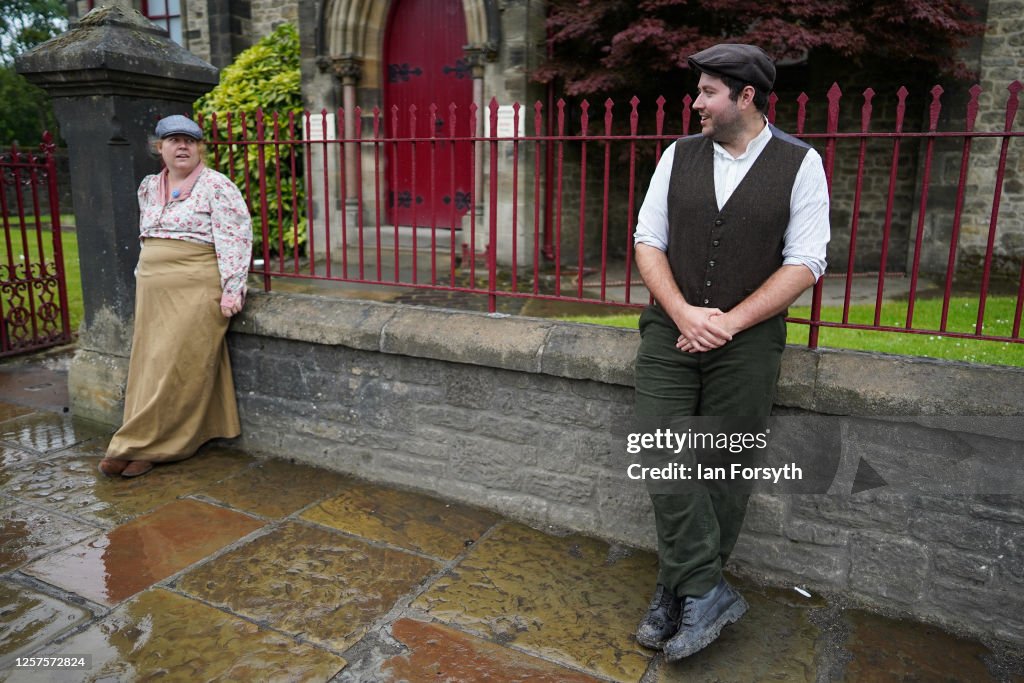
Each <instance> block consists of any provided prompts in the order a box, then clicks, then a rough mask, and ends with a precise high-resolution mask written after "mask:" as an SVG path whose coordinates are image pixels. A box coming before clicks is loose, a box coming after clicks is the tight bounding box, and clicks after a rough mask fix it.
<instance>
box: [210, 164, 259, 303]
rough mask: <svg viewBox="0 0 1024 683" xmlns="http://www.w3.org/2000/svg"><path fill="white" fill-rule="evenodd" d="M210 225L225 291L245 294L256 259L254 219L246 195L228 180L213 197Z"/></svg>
mask: <svg viewBox="0 0 1024 683" xmlns="http://www.w3.org/2000/svg"><path fill="white" fill-rule="evenodd" d="M218 180H221V179H218ZM210 223H211V228H212V229H213V243H214V247H215V249H216V251H217V267H218V268H219V269H220V283H221V289H223V291H224V293H225V294H238V295H241V294H243V293H244V292H245V280H246V278H247V277H248V275H249V260H250V259H251V258H252V219H251V218H250V216H249V209H248V208H247V207H246V205H245V200H244V199H243V198H242V193H241V192H239V191H238V188H237V187H235V185H234V184H233V183H232V182H230V181H229V180H227V179H226V178H225V179H223V180H221V182H217V183H216V187H215V189H214V192H213V196H212V197H211V201H210Z"/></svg>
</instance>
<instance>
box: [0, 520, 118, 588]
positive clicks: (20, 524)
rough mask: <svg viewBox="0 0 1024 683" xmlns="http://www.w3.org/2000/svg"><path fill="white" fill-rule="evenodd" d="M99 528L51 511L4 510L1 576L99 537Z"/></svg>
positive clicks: (0, 523) (0, 527)
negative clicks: (50, 554)
mask: <svg viewBox="0 0 1024 683" xmlns="http://www.w3.org/2000/svg"><path fill="white" fill-rule="evenodd" d="M97 531H98V528H97V527H95V526H93V525H90V524H85V523H83V522H79V521H76V520H74V519H69V518H68V517H66V516H64V515H60V514H57V513H54V512H50V511H48V510H41V509H38V508H30V507H27V506H24V505H10V506H8V507H0V572H6V571H10V570H12V569H17V568H18V567H20V566H22V565H23V564H25V563H27V562H30V561H31V560H34V559H36V558H37V557H39V556H40V555H44V554H46V553H51V552H53V551H54V550H56V549H60V548H66V547H67V546H69V545H73V544H75V543H78V542H79V541H81V540H83V539H85V538H87V537H89V536H92V535H94V534H96V532H97Z"/></svg>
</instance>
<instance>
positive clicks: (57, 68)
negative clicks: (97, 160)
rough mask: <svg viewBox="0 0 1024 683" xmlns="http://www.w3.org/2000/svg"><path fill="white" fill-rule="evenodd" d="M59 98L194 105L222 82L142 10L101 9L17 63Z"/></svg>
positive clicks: (26, 73)
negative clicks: (123, 97) (109, 98)
mask: <svg viewBox="0 0 1024 683" xmlns="http://www.w3.org/2000/svg"><path fill="white" fill-rule="evenodd" d="M15 67H16V68H17V70H18V72H19V73H22V74H24V75H25V77H26V78H28V80H29V81H31V82H33V83H35V84H36V85H39V86H40V87H42V88H44V89H46V90H48V91H49V92H50V95H51V96H54V97H74V96H95V95H128V96H148V97H159V98H161V99H169V100H182V101H187V102H192V101H193V100H195V99H196V97H198V96H199V95H201V94H203V93H205V92H207V91H209V90H210V89H211V88H212V87H213V86H214V85H216V84H217V82H218V80H219V77H218V71H217V69H216V67H214V66H213V65H211V64H208V63H207V62H204V61H203V60H201V59H199V58H198V57H196V56H195V55H193V54H192V53H191V52H189V51H188V50H186V49H185V48H183V47H182V46H181V45H178V44H177V43H175V42H174V41H173V40H171V39H170V37H169V36H168V34H167V31H165V30H163V29H162V28H160V27H159V26H157V25H156V24H154V23H152V22H151V21H149V20H148V19H146V17H144V16H143V15H142V14H140V13H139V12H138V11H137V10H134V9H133V10H125V9H122V8H120V7H105V6H100V7H97V8H96V9H94V10H92V11H91V12H89V13H88V14H86V15H85V16H84V17H82V20H81V21H80V22H79V23H78V24H77V25H75V26H74V27H73V28H72V29H71V30H69V31H68V32H67V33H64V34H62V35H59V36H57V37H56V38H52V39H50V40H48V41H46V42H45V43H42V44H41V45H37V46H36V47H34V48H32V49H31V50H29V51H27V52H25V53H24V54H22V55H20V56H18V57H17V59H15Z"/></svg>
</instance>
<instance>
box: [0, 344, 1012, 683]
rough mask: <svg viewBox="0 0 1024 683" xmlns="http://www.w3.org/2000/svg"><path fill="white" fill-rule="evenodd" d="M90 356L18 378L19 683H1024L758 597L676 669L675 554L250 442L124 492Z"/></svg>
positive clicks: (987, 652)
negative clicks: (655, 644)
mask: <svg viewBox="0 0 1024 683" xmlns="http://www.w3.org/2000/svg"><path fill="white" fill-rule="evenodd" d="M67 358H68V356H67V353H50V354H38V355H36V356H33V357H31V358H28V359H20V360H7V361H2V362H0V680H6V681H99V680H103V681H136V680H156V679H160V680H170V681H208V680H224V681H552V682H562V681H567V682H568V681H643V682H644V683H650V682H654V681H664V682H675V681H739V682H746V681H851V682H852V681H857V682H859V681H972V682H974V681H1021V682H1024V668H1022V664H1021V659H1020V658H1019V653H1017V656H1015V653H1012V652H1011V653H1006V652H996V651H993V650H992V649H990V648H989V647H986V646H985V645H984V644H982V643H979V642H976V641H973V640H970V639H966V638H960V637H957V636H955V635H952V634H948V633H945V632H943V631H940V630H938V629H936V628H934V627H931V626H926V625H921V624H916V623H911V622H906V621H898V620H892V619H888V618H885V617H882V616H878V615H875V614H871V613H868V612H864V611H860V610H857V609H853V608H848V607H846V606H844V605H843V604H842V603H841V602H840V601H836V600H827V599H825V598H823V597H821V596H814V597H812V598H804V597H803V596H801V595H800V594H798V593H797V592H795V591H793V590H792V589H782V588H771V587H764V586H759V585H756V584H754V583H753V582H751V581H750V580H744V579H741V578H735V577H734V580H735V582H736V583H737V585H738V586H739V588H740V589H741V590H742V591H743V593H744V595H745V596H746V597H747V600H748V601H749V603H750V607H751V609H750V611H749V612H748V614H747V615H746V616H745V617H744V618H743V619H742V620H741V621H740V622H739V623H737V624H736V625H734V626H732V627H729V628H728V629H726V630H725V631H724V632H723V634H722V636H721V638H720V639H719V640H718V642H716V643H715V644H714V645H712V646H711V647H709V648H708V649H707V650H705V651H703V652H701V653H698V654H697V655H694V656H693V657H691V658H689V659H687V660H685V661H684V662H682V663H679V664H671V665H670V664H666V663H665V662H664V661H662V659H661V657H660V656H657V655H656V653H654V652H651V651H649V650H645V649H644V648H642V647H640V646H639V645H637V644H636V642H635V641H634V640H633V638H632V633H633V629H634V628H635V625H636V622H637V621H638V620H639V619H640V617H641V615H642V614H643V613H644V610H645V608H646V602H647V598H648V594H649V592H650V591H651V589H652V588H653V582H654V578H655V573H656V559H655V557H654V556H653V555H652V554H651V553H648V552H643V551H637V550H633V549H630V548H626V547H623V546H619V545H610V544H608V543H606V542H604V541H600V540H596V539H592V538H586V537H583V536H579V535H575V534H568V533H560V532H558V531H557V530H554V529H534V528H531V527H529V526H526V525H523V524H519V523H516V522H514V521H510V520H508V519H503V518H501V517H499V516H498V515H495V514H493V513H491V512H487V511H485V510H480V509H475V508H471V507H466V506H462V505H457V504H454V503H448V502H445V501H442V500H437V499H434V498H429V497H426V496H423V495H420V494H416V493H411V492H407V491H400V490H395V489H389V488H383V487H380V486H375V485H371V484H368V483H365V482H361V481H358V480H355V479H352V478H349V477H345V476H342V475H339V474H336V473H333V472H329V471H325V470H320V469H316V468H312V467H308V466H305V465H300V464H295V463H290V462H286V461H281V460H262V459H257V458H255V457H253V456H251V455H248V454H246V453H243V452H240V451H238V450H235V449H233V448H231V447H230V445H229V444H214V445H208V446H207V447H205V448H204V449H203V450H202V451H201V452H200V453H199V454H198V455H197V456H196V457H195V458H193V459H191V460H188V461H185V462H182V463H176V464H173V465H166V466H158V467H157V468H156V469H155V470H154V471H153V472H152V473H151V474H149V475H146V476H144V477H141V478H139V479H134V480H125V479H120V478H118V479H107V478H105V477H104V476H103V475H101V474H100V473H99V472H98V471H97V469H96V465H97V463H98V462H99V460H100V458H101V457H102V454H103V450H104V447H105V445H106V442H107V440H108V439H109V432H108V431H107V430H105V429H103V428H100V427H97V426H96V425H92V424H89V423H86V422H83V421H79V420H76V419H74V418H72V417H71V416H70V415H68V414H67V412H66V411H65V406H66V403H67V393H66V362H67ZM62 657H63V658H67V659H68V660H74V659H75V658H76V657H85V658H86V659H87V662H86V665H87V666H86V667H85V668H78V669H58V668H53V667H49V666H41V665H40V664H38V662H40V661H45V660H44V659H43V658H55V659H57V660H58V661H59V658H62ZM32 658H35V661H36V662H37V664H36V665H35V666H18V664H19V663H21V664H26V663H32V661H33V660H32Z"/></svg>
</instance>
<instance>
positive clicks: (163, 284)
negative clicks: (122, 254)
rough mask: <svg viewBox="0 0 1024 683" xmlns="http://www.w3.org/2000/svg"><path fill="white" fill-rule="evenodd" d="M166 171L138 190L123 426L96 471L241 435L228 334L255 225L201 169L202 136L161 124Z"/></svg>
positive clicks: (131, 470) (185, 124) (124, 471)
mask: <svg viewBox="0 0 1024 683" xmlns="http://www.w3.org/2000/svg"><path fill="white" fill-rule="evenodd" d="M156 138H157V140H156V143H155V147H156V150H157V152H158V153H159V154H160V157H161V158H162V159H163V163H164V166H165V168H164V169H163V170H162V171H161V172H160V173H158V174H156V175H150V176H146V178H144V179H143V181H142V184H141V185H140V186H139V209H140V211H141V216H140V220H139V228H140V235H141V242H142V251H141V254H140V255H139V266H138V268H137V270H136V287H135V332H134V336H133V337H132V354H131V360H130V361H129V365H128V389H127V392H126V394H125V401H124V423H123V424H122V426H121V428H120V429H119V430H118V431H117V433H116V434H114V437H113V438H112V439H111V441H110V445H109V446H108V447H107V455H106V457H105V458H104V459H103V460H102V461H101V462H100V471H101V472H103V473H104V474H106V475H107V476H116V475H121V476H122V477H138V476H140V475H143V474H146V473H147V472H149V471H150V470H152V469H153V464H154V463H159V462H172V461H175V460H183V459H185V458H188V457H191V456H192V455H193V454H194V453H195V452H196V449H198V448H199V446H201V445H202V444H203V443H204V442H206V441H208V440H210V439H214V438H218V437H228V438H231V437H235V436H238V435H239V434H240V433H241V428H240V425H239V421H238V407H237V405H236V403H235V388H234V383H233V381H232V379H231V364H230V360H229V359H228V350H227V343H226V342H225V339H224V336H225V333H226V332H227V328H228V322H229V321H230V319H231V316H233V315H234V314H236V313H238V312H239V311H240V310H242V305H243V303H244V301H245V280H246V277H247V275H248V272H249V259H250V257H251V253H252V224H251V220H250V218H249V212H248V209H247V208H246V205H245V201H244V200H243V199H242V194H241V192H239V191H238V188H237V187H235V185H234V183H232V182H231V180H229V179H228V178H227V177H226V176H224V175H223V174H221V173H218V172H217V171H214V170H213V169H209V168H206V167H205V166H204V165H203V152H204V151H205V150H204V146H203V144H202V142H201V140H202V131H201V130H200V128H199V126H198V125H196V123H195V122H193V121H191V120H190V119H188V118H186V117H184V116H180V115H174V116H168V117H166V118H164V119H161V120H160V121H159V123H157V125H156Z"/></svg>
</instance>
